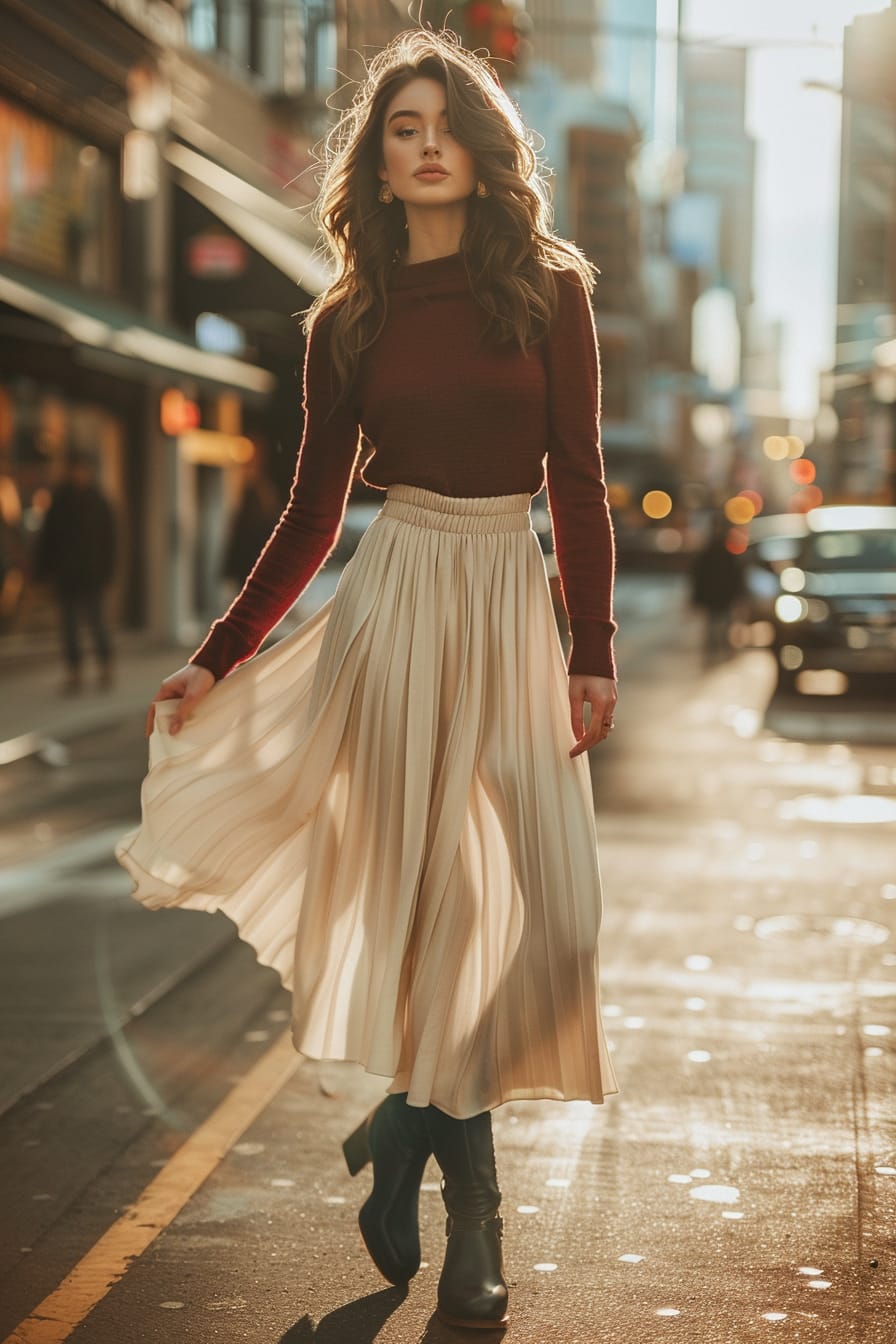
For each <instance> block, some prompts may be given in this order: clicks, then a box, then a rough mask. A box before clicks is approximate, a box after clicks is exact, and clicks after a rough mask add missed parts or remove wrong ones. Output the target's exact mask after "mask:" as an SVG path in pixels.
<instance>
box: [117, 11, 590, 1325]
mask: <svg viewBox="0 0 896 1344" xmlns="http://www.w3.org/2000/svg"><path fill="white" fill-rule="evenodd" d="M327 148H328V163H327V167H326V171H325V176H324V180H323V187H322V191H321V195H320V200H319V212H320V222H321V225H322V228H323V231H324V233H325V235H326V237H327V238H328V240H329V242H330V245H331V247H332V249H333V251H334V253H335V255H336V258H337V261H338V263H339V274H338V277H337V279H336V280H335V281H334V283H333V285H332V286H331V287H330V289H329V290H328V291H327V292H326V293H325V294H324V295H322V296H321V297H320V298H319V299H318V300H317V301H316V302H315V304H314V305H313V307H312V309H311V312H310V314H309V320H308V348H307V357H306V363H305V411H306V422H305V431H304V436H303V439H302V445H301V450H300V454H299V462H298V468H297V472H296V477H295V483H294V486H293V490H292V495H291V498H290V502H289V504H288V506H287V508H286V510H285V512H284V513H283V516H282V517H281V519H280V522H279V524H278V525H277V527H276V529H275V531H274V533H273V534H272V536H271V538H270V540H269V541H268V543H267V545H266V546H265V548H264V550H263V551H262V554H261V556H260V557H259V559H258V562H257V563H256V565H255V567H254V569H253V570H252V573H251V574H250V576H249V578H248V580H247V581H246V584H245V586H244V588H243V590H242V592H241V593H240V595H239V596H238V597H237V599H236V601H235V602H234V603H233V605H232V606H231V608H230V610H229V611H228V612H227V614H226V615H225V616H224V617H223V619H221V620H219V621H217V622H216V623H215V625H214V626H213V627H212V630H211V632H210V634H209V636H208V638H207V639H206V641H205V643H204V644H203V645H202V647H201V648H200V649H199V650H198V652H196V653H195V654H194V655H193V656H192V658H191V659H190V662H189V663H188V665H187V666H186V667H183V668H181V669H180V670H179V671H178V672H175V673H174V674H173V676H170V677H168V678H167V679H166V680H165V681H164V682H163V683H162V686H161V689H160V690H159V692H158V694H157V696H156V698H155V700H154V701H153V704H152V706H151V707H150V713H149V724H148V731H150V733H151V751H150V765H151V768H150V772H149V775H148V777H147V780H146V783H145V785H144V790H143V805H144V816H143V824H142V827H141V828H140V829H139V830H138V831H135V832H134V833H133V834H131V835H130V836H127V837H126V838H125V839H124V840H123V841H122V842H121V844H120V846H119V850H118V853H119V858H120V860H121V862H122V863H123V864H124V865H125V866H126V867H127V868H128V870H129V871H130V872H131V873H132V874H133V876H134V877H135V879H136V881H137V892H136V894H137V897H138V898H139V899H140V900H142V901H143V902H145V904H146V905H148V906H152V907H159V906H167V905H184V906H191V907H193V908H198V909H203V910H216V909H221V910H224V911H225V912H226V913H227V914H228V915H229V916H230V917H231V918H232V919H233V920H234V921H235V922H236V924H237V926H238V928H239V931H240V934H241V936H242V937H243V938H245V939H246V940H247V941H248V942H250V943H251V944H252V946H253V947H254V948H255V950H256V953H257V955H258V957H259V959H260V960H261V961H262V962H263V963H265V964H267V965H270V966H273V967H275V968H276V970H277V971H278V972H279V974H280V976H281V977H282V979H283V982H284V984H286V985H287V986H289V987H290V988H291V989H292V991H293V1005H294V1007H293V1039H294V1041H295V1046H296V1049H297V1050H299V1051H301V1052H302V1053H303V1054H305V1055H308V1056H311V1057H312V1058H315V1059H340V1060H355V1061H358V1062H360V1063H361V1064H363V1066H364V1067H365V1069H367V1070H368V1071H369V1072H371V1073H374V1074H379V1075H382V1076H384V1077H386V1078H389V1079H391V1083H390V1086H389V1090H388V1094H387V1096H386V1098H385V1100H384V1101H383V1102H382V1104H381V1105H380V1106H379V1107H377V1109H376V1110H375V1111H374V1112H373V1114H372V1115H371V1116H369V1117H368V1118H367V1119H366V1120H365V1121H364V1122H363V1123H362V1125H361V1126H360V1127H359V1129H358V1130H357V1131H356V1132H355V1133H354V1134H353V1135H352V1136H351V1137H350V1138H349V1139H348V1140H347V1141H346V1143H345V1145H344V1149H345V1156H346V1160H347V1162H348V1165H349V1169H350V1170H351V1171H352V1173H353V1174H354V1172H356V1171H358V1170H360V1168H361V1167H362V1166H364V1165H365V1164H366V1162H367V1161H368V1160H369V1159H370V1158H371V1157H372V1160H373V1191H372V1194H371V1196H370V1198H369V1199H368V1200H367V1202H366V1203H365V1204H364V1206H363V1208H362V1210H361V1213H360V1217H359V1222H360V1226H361V1231H362V1233H363V1236H364V1240H365V1242H366V1244H367V1247H368V1249H369V1251H370V1254H371V1256H372V1258H373V1260H374V1262H375V1263H376V1265H377V1266H378V1268H379V1269H380V1270H381V1271H382V1273H383V1274H384V1275H385V1277H386V1278H387V1279H389V1280H391V1281H392V1282H393V1283H396V1284H399V1283H406V1282H407V1281H408V1280H409V1279H410V1278H411V1277H412V1276H413V1275H414V1274H415V1273H416V1271H417V1269H418V1267H419V1264H420V1242H419V1231H418V1223H417V1205H418V1196H419V1190H420V1181H421V1178H422V1174H423V1169H424V1166H425V1164H426V1162H427V1159H428V1158H429V1157H430V1155H434V1156H435V1158H436V1160H437V1162H438V1164H439V1166H440V1167H441V1169H442V1172H443V1174H444V1181H443V1194H444V1200H445V1205H446V1208H447V1211H448V1222H447V1230H448V1243H447V1248H446V1254H445V1263H444V1268H443V1270H442V1274H441V1278H440V1281H439V1289H438V1304H439V1311H440V1313H441V1315H442V1316H443V1317H444V1318H445V1319H446V1320H448V1321H450V1322H452V1323H454V1324H458V1325H464V1326H474V1327H475V1326H481V1327H489V1328H493V1327H494V1326H495V1325H501V1324H505V1323H506V1320H507V1286H506V1283H505V1281H504V1274H503V1265H502V1253H501V1230H502V1223H501V1219H500V1217H499V1216H498V1207H499V1203H500V1193H499V1189H498V1183H497V1177H496V1173H495V1157H494V1150H493V1146H492V1131H491V1115H490V1112H491V1110H492V1109H494V1108H495V1107H496V1106H499V1105H501V1104H502V1103H503V1102H506V1101H510V1100H512V1099H513V1100H517V1099H520V1098H539V1097H542V1098H554V1099H558V1100H570V1099H573V1098H579V1099H587V1100H590V1101H592V1102H601V1101H602V1100H603V1099H604V1097H605V1095H607V1094H609V1093H611V1092H614V1091H615V1090H616V1086H615V1079H614V1076H613V1070H612V1066H611V1064H610V1059H609V1055H608V1053H607V1048H606V1043H605V1039H604V1035H603V1029H602V1025H601V1020H600V1011H599V1005H598V983H597V934H598V925H599V921H600V899H601V898H600V877H599V872H598V860H597V850H596V843H595V832H594V812H593V799H592V793H591V782H590V775H589V772H588V766H587V757H586V756H585V755H584V753H585V752H586V751H587V750H588V749H589V748H590V747H592V746H594V745H595V744H597V743H598V742H601V741H602V740H603V739H604V738H606V736H607V734H608V733H609V731H610V729H611V728H612V726H613V706H614V703H615V700H616V687H615V676H614V667H613V659H612V653H611V643H612V636H613V632H614V630H615V625H614V623H613V619H612V615H611V588H612V571H613V544H612V532H611V527H610V520H609V515H608V511H607V504H606V492H605V488H604V481H603V475H602V466H601V455H600V448H599V438H598V407H599V373H598V362H597V352H596V344H595V335H594V323H593V318H592V314H591V308H590V303H589V297H588V296H589V292H590V289H591V287H592V283H593V281H592V275H591V270H590V268H589V266H588V264H587V263H586V262H585V260H584V259H583V257H582V256H581V254H580V253H579V252H578V250H577V249H576V248H575V247H574V246H573V245H571V244H570V243H567V242H563V241H561V240H560V239H558V238H556V237H555V236H554V234H553V232H552V230H551V227H550V214H549V208H548V204H547V193H546V189H545V185H544V183H543V181H542V179H541V177H540V176H539V171H538V163H537V160H536V156H535V154H534V153H533V150H532V148H531V147H530V143H529V139H528V135H527V133H526V131H525V130H524V128H523V127H522V125H521V123H520V121H519V119H518V116H517V113H516V110H515V108H514V106H513V104H512V103H511V102H510V101H509V99H508V98H507V96H506V95H505V93H504V92H503V90H502V89H501V87H500V85H499V84H498V82H497V81H496V80H495V78H494V75H493V74H492V72H491V70H490V68H489V67H488V66H487V65H486V64H485V63H484V62H482V61H480V60H479V59H477V58H476V57H474V56H472V55H471V54H469V53H468V52H466V51H464V50H463V48H461V47H460V46H459V45H458V44H457V42H456V41H455V40H453V39H452V37H451V36H450V35H449V34H433V33H430V32H427V31H422V30H414V31H411V32H408V33H404V34H402V35H401V36H400V37H398V38H396V39H395V40H394V41H393V42H392V43H390V44H389V46H388V47H387V48H385V49H384V50H383V51H382V52H381V53H380V54H379V55H378V56H377V57H376V58H375V59H374V60H373V62H372V63H371V65H370V68H369V72H368V77H367V80H366V82H365V83H364V85H363V87H361V88H360V90H359V92H358V94H357V97H356V99H355V102H354V105H353V107H352V108H351V110H350V111H348V112H347V113H346V114H345V115H344V116H343V118H342V120H341V122H340V124H339V126H338V127H337V128H336V130H335V131H334V133H333V135H332V136H331V138H330V140H329V142H328V146H327ZM362 445H363V452H362ZM359 455H360V456H361V457H362V458H363V467H362V471H363V477H364V479H365V480H366V481H367V483H368V484H370V485H373V486H377V487H380V488H384V489H385V490H386V499H385V503H384V504H383V507H382V509H381V511H380V513H379V514H378V515H377V517H376V519H375V520H374V522H373V523H372V524H371V526H370V527H369V529H368V530H367V532H366V533H365V535H364V537H363V538H362V540H361V543H360V545H359V546H358V549H357V551H356V552H355V555H354V556H353V558H352V560H351V561H350V562H349V564H348V565H347V566H346V568H345V570H344V572H343V574H342V577H341V579H340V583H339V587H338V591H337V592H336V594H335V596H334V597H333V598H332V599H331V600H330V601H329V602H328V603H327V604H326V605H325V606H324V607H323V608H322V609H321V610H320V612H319V613H318V614H317V615H315V616H313V617H312V618H311V619H310V620H308V621H306V622H305V623H304V624H303V625H302V626H300V627H299V629H297V630H296V631H294V632H293V633H292V634H291V635H289V636H288V637H287V638H285V639H283V640H282V641H281V642H280V643H279V644H277V645H276V646H275V647H273V648H271V649H270V650H268V651H266V652H265V653H263V654H261V655H260V656H259V657H257V658H253V659H252V660H251V661H249V662H246V661H245V660H247V659H249V658H250V656H251V655H252V654H253V653H254V652H255V650H256V649H257V648H258V647H259V645H260V644H261V642H262V640H263V638H264V636H265V635H266V634H267V633H268V631H269V630H271V628H272V627H273V626H274V625H276V623H277V622H278V621H279V620H280V618H281V617H282V616H283V614H284V613H285V612H286V611H287V610H288V609H289V607H290V606H291V605H292V604H293V602H294V601H295V600H296V598H297V597H298V596H299V594H300V593H301V591H302V590H303V588H304V587H305V586H306V584H307V583H308V582H309V581H310V579H311V578H312V577H313V575H314V574H315V573H316V572H317V570H318V569H319V567H320V566H321V564H322V563H323V561H324V560H325V558H326V556H327V555H328V553H329V552H330V550H331V549H332V547H333V544H334V542H335V539H336V537H337V534H338V532H339V528H340V525H341V521H342V518H343V515H344V510H345V504H346V497H347V494H348V490H349V487H350V485H351V481H352V478H353V474H354V472H355V468H356V464H357V462H358V459H359ZM545 460H546V462H547V485H548V491H549V500H550V506H551V512H552V521H553V530H554V540H555V548H556V553H557V559H558V563H559V568H560V575H561V579H562V583H563V590H564V593H565V600H566V605H567V610H568V613H569V618H570V626H571V632H572V637H573V641H572V650H571V654H570V658H569V669H568V671H569V676H568V681H567V675H566V669H565V667H564V663H563V655H562V650H561V646H560V642H559V638H558V635H557V629H556V624H555V622H554V617H553V611H552V605H551V599H550V596H549V590H548V583H547V579H546V574H545V565H544V560H543V558H542V554H541V550H540V547H539V545H538V541H537V539H536V536H535V534H534V532H533V531H532V528H531V525H530V520H529V513H528V509H529V503H530V499H531V497H532V495H534V494H536V493H538V491H539V490H540V489H541V487H542V485H543V483H544V469H545ZM238 664H241V666H237V665H238ZM234 668H236V670H235V671H233V669H234ZM586 702H587V703H588V704H589V705H590V711H591V712H590V722H589V724H588V726H587V727H586V725H585V722H584V718H585V716H584V705H585V703H586Z"/></svg>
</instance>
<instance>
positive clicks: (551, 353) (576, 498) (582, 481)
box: [546, 274, 616, 677]
mask: <svg viewBox="0 0 896 1344" xmlns="http://www.w3.org/2000/svg"><path fill="white" fill-rule="evenodd" d="M557 288H558V291H559V309H558V312H557V315H556V317H555V318H554V321H553V323H552V326H551V330H550V333H549V335H548V338H547V352H546V364H547V374H548V453H547V487H548V503H549V507H550V511H551V523H552V528H553V533H554V550H555V552H556V555H557V568H558V569H559V571H560V584H561V588H562V590H563V600H564V604H565V606H566V611H567V615H568V616H569V627H570V634H571V636H572V648H571V650H570V655H569V663H568V666H569V672H570V674H571V675H572V674H579V675H583V676H595V677H615V675H616V670H615V664H614V659H613V635H614V633H615V631H616V623H615V621H614V620H613V567H614V544H613V527H612V523H611V520H610V511H609V507H608V504H607V489H606V483H605V481H604V472H603V459H602V455H601V448H600V429H599V418H600V361H599V356H598V349H597V337H596V334H595V330H594V317H593V315H592V312H591V304H590V303H589V301H588V295H587V292H586V291H585V289H584V287H583V286H582V284H581V281H580V280H579V279H578V278H577V277H576V276H574V275H566V274H564V275H561V276H559V277H558V280H557Z"/></svg>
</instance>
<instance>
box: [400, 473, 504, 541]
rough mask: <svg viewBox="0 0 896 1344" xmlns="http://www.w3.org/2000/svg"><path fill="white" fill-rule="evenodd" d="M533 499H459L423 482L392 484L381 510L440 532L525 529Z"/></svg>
mask: <svg viewBox="0 0 896 1344" xmlns="http://www.w3.org/2000/svg"><path fill="white" fill-rule="evenodd" d="M530 500H531V496H530V495H526V494H522V495H483V496H481V497H479V498H476V499H458V498H456V497H455V496H454V495H439V494H436V492H435V490H424V489H423V487H422V486H420V485H390V486H389V489H388V490H387V492H386V502H385V504H384V505H383V507H382V509H381V510H380V512H381V513H382V514H383V515H384V516H385V517H386V518H396V519H398V520H400V521H401V522H405V523H414V524H415V525H416V526H417V527H430V528H435V529H436V530H437V531H440V532H525V531H526V530H527V529H528V528H530V527H531V520H530V517H529V504H530Z"/></svg>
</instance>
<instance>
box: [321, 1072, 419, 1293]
mask: <svg viewBox="0 0 896 1344" xmlns="http://www.w3.org/2000/svg"><path fill="white" fill-rule="evenodd" d="M406 1097H407V1093H406V1092H396V1093H390V1094H389V1095H388V1096H387V1097H386V1098H385V1100H384V1101H382V1102H381V1103H380V1105H379V1106H377V1108H376V1110H374V1111H371V1113H370V1115H368V1116H367V1118H366V1120H364V1121H363V1122H362V1123H361V1124H360V1125H359V1126H358V1128H357V1129H356V1130H355V1132H354V1134H352V1135H350V1137H349V1138H347V1139H346V1141H345V1143H344V1144H343V1145H342V1151H343V1153H344V1154H345V1160H346V1163H347V1164H348V1169H349V1171H350V1172H351V1174H352V1176H356V1175H357V1174H358V1172H359V1171H360V1170H361V1169H362V1168H363V1167H365V1166H366V1165H367V1163H368V1162H370V1161H371V1160H372V1161H373V1190H372V1191H371V1192H370V1196H369V1198H368V1199H367V1200H366V1201H365V1202H364V1204H363V1205H362V1206H361V1211H360V1213H359V1214H358V1226H359V1227H360V1229H361V1235H362V1237H363V1238H364V1243H365V1245H366V1246H367V1249H368V1251H369V1252H370V1258H371V1259H372V1260H373V1263H374V1264H375V1265H376V1267H377V1269H378V1270H379V1271H380V1273H381V1274H382V1275H383V1277H384V1278H386V1279H388V1280H389V1282H390V1283H394V1284H405V1283H407V1282H408V1280H409V1279H412V1278H413V1277H414V1275H415V1274H416V1273H417V1270H418V1269H419V1268H420V1224H419V1221H418V1203H419V1198H420V1182H421V1181H422V1180H423V1170H424V1168H425V1166H426V1163H427V1159H428V1158H429V1155H430V1151H431V1149H430V1146H429V1136H428V1133H427V1126H426V1119H425V1117H426V1112H425V1110H424V1108H423V1107H420V1106H407V1105H406V1104H405V1099H406Z"/></svg>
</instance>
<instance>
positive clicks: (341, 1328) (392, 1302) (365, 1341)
mask: <svg viewBox="0 0 896 1344" xmlns="http://www.w3.org/2000/svg"><path fill="white" fill-rule="evenodd" d="M406 1297H407V1290H406V1289H405V1288H384V1289H383V1290H382V1291H381V1292H379V1293H370V1294H369V1295H368V1296H367V1297H360V1298H357V1299H356V1300H355V1301H354V1302H347V1303H346V1304H345V1306H344V1307H337V1308H336V1310H335V1311H331V1312H329V1313H328V1314H327V1315H326V1316H324V1317H323V1319H322V1320H320V1321H318V1323H317V1324H316V1325H315V1323H314V1321H313V1320H312V1319H311V1317H310V1316H303V1317H302V1319H301V1320H300V1321H296V1323H295V1325H292V1326H290V1328H289V1329H288V1330H287V1332H286V1334H285V1335H282V1336H281V1337H280V1342H279V1344H346V1340H351V1341H352V1344H373V1341H374V1340H375V1339H376V1337H377V1335H378V1334H379V1332H380V1330H382V1328H383V1326H384V1325H385V1324H386V1321H387V1320H388V1319H389V1317H390V1316H391V1315H392V1313H393V1311H396V1310H397V1309H398V1308H399V1307H400V1306H401V1304H402V1302H403V1301H404V1300H405V1298H406Z"/></svg>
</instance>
